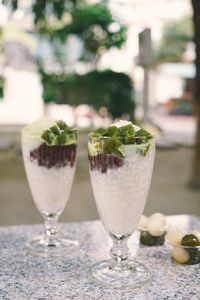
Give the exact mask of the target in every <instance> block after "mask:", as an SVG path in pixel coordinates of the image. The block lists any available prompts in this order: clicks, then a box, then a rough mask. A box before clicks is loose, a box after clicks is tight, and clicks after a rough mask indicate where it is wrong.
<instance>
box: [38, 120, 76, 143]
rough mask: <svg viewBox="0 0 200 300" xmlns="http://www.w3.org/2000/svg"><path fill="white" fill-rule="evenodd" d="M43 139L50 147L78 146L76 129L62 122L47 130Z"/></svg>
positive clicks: (43, 134) (42, 136)
mask: <svg viewBox="0 0 200 300" xmlns="http://www.w3.org/2000/svg"><path fill="white" fill-rule="evenodd" d="M41 138H42V140H43V141H44V142H45V143H46V144H47V145H49V146H55V145H71V144H76V139H77V133H76V130H75V129H73V128H71V127H69V126H68V125H67V124H66V123H65V122H64V121H62V120H60V121H58V122H56V124H55V125H54V126H51V127H50V128H48V129H46V130H45V131H44V132H43V133H42V135H41Z"/></svg>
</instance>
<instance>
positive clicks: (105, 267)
mask: <svg viewBox="0 0 200 300" xmlns="http://www.w3.org/2000/svg"><path fill="white" fill-rule="evenodd" d="M89 277H90V278H91V279H92V280H93V281H95V282H96V283H97V284H99V285H101V286H103V287H107V288H114V289H128V288H137V287H141V286H142V285H143V284H144V283H146V282H148V281H149V280H150V278H151V272H150V270H149V269H148V268H147V267H146V266H145V265H143V264H141V263H138V262H136V261H134V260H129V261H128V263H127V264H126V266H123V267H116V266H113V265H112V261H111V260H106V261H102V262H99V263H96V264H94V265H93V266H92V267H91V268H90V270H89Z"/></svg>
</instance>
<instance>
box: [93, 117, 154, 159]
mask: <svg viewBox="0 0 200 300" xmlns="http://www.w3.org/2000/svg"><path fill="white" fill-rule="evenodd" d="M127 123H128V124H127ZM116 124H117V123H116ZM92 136H93V138H96V139H97V141H96V146H95V147H96V149H97V150H98V149H102V150H103V151H104V153H107V154H116V155H118V156H120V157H122V158H124V157H125V154H126V153H125V147H124V145H137V146H138V147H136V152H138V153H140V154H141V155H146V153H147V151H148V149H149V147H150V143H148V142H149V140H150V139H152V138H153V137H152V135H151V134H150V133H148V132H147V131H146V130H144V129H140V128H139V127H137V126H134V125H133V124H132V123H131V122H126V124H125V125H123V126H121V127H117V126H115V124H114V125H111V126H109V127H107V128H98V129H96V130H95V131H93V133H92ZM104 137H105V139H104ZM101 138H102V139H101ZM98 139H100V140H101V141H100V142H98ZM98 143H99V146H98Z"/></svg>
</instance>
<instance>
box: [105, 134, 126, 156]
mask: <svg viewBox="0 0 200 300" xmlns="http://www.w3.org/2000/svg"><path fill="white" fill-rule="evenodd" d="M103 150H104V152H105V153H107V154H117V155H119V156H120V157H124V156H125V151H124V147H123V144H122V142H121V141H120V140H119V139H117V138H115V137H111V138H109V139H106V140H105V141H103Z"/></svg>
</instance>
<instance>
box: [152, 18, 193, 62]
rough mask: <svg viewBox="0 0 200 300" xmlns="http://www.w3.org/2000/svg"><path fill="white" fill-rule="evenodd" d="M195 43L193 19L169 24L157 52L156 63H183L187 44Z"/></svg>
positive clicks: (164, 29)
mask: <svg viewBox="0 0 200 300" xmlns="http://www.w3.org/2000/svg"><path fill="white" fill-rule="evenodd" d="M192 41H193V28H192V19H191V18H189V17H185V18H182V19H180V20H177V21H170V22H167V23H166V24H165V26H164V28H163V35H162V39H161V43H160V45H159V47H158V50H157V51H156V63H157V64H159V63H165V62H183V61H184V53H185V51H186V48H187V44H188V43H189V42H192Z"/></svg>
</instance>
